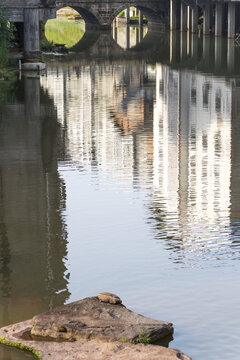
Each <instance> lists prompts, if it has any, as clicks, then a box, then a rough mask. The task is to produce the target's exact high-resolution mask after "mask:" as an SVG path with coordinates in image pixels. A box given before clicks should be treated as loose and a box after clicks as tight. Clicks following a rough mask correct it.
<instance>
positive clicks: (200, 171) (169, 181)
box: [153, 64, 232, 257]
mask: <svg viewBox="0 0 240 360" xmlns="http://www.w3.org/2000/svg"><path fill="white" fill-rule="evenodd" d="M173 78H174V72H173V71H172V70H170V69H169V68H168V67H167V66H162V65H160V64H157V66H156V102H155V108H154V134H153V138H154V162H153V166H154V169H153V174H154V177H153V185H154V192H153V196H154V204H155V208H156V207H157V206H159V207H160V208H161V211H165V214H164V216H165V221H166V225H165V226H166V228H165V230H164V229H162V231H163V232H165V231H166V232H167V236H168V235H169V234H171V233H172V235H174V236H175V237H177V238H179V236H180V238H182V240H183V243H182V249H188V250H187V253H186V254H185V256H187V257H188V253H189V252H190V251H191V252H195V251H198V252H199V251H204V249H205V250H206V249H209V250H210V249H212V248H214V247H216V246H220V245H221V246H222V245H224V244H227V243H229V240H230V196H231V194H230V185H231V183H230V182H231V111H230V109H231V105H230V104H231V96H232V90H231V86H229V85H228V84H227V83H226V81H223V80H222V79H220V80H219V79H216V78H214V77H209V76H204V75H201V74H196V73H194V74H193V73H184V74H183V76H182V83H181V84H180V86H181V90H180V91H179V101H180V103H181V106H182V108H181V107H180V111H181V122H182V121H186V120H187V121H188V129H189V130H188V134H186V135H187V137H186V135H185V136H184V134H183V133H182V131H183V130H182V127H181V125H180V128H179V129H180V133H178V131H177V127H175V126H174V121H175V123H176V124H177V122H178V119H179V116H178V115H177V114H174V111H173V110H174V107H176V108H177V104H174V101H173V99H174V96H173V95H174V93H173V87H174V86H175V85H174V82H173ZM206 83H207V85H206ZM160 84H162V89H160ZM191 84H194V85H195V87H196V94H195V97H196V103H195V102H194V101H192V102H191V95H192V89H191ZM178 86H179V83H178ZM204 89H207V92H209V93H207V95H206V94H205V95H204V91H205V90H204ZM219 94H220V96H219ZM204 96H205V98H204ZM181 97H182V98H181ZM217 97H219V98H220V100H219V99H218V98H217ZM204 102H205V104H204ZM174 105H175V106H174ZM186 116H187V119H185V117H186ZM182 139H186V141H187V144H185V143H184V142H183V140H182ZM179 141H180V144H179V146H180V147H179V146H177V144H178V142H179ZM186 145H187V146H188V151H185V150H184V152H183V151H182V149H183V147H184V148H185V146H186ZM178 149H179V150H178ZM178 151H180V153H179V155H178ZM183 156H185V157H186V158H183ZM180 159H181V160H180ZM183 164H188V165H187V174H188V176H187V178H185V179H181V176H182V174H183V173H184V172H183V171H181V167H182V166H183ZM178 167H179V171H178ZM178 178H179V182H178V184H177V182H176V179H178ZM183 181H185V182H186V181H187V183H188V186H187V197H184V196H182V189H181V185H180V184H182V183H183ZM181 198H182V199H181ZM182 201H186V205H185V206H182V205H183V204H182V203H181V206H180V202H182ZM182 208H184V209H186V210H187V213H186V214H185V215H184V214H182V213H181V212H182V211H181V209H182ZM177 209H180V210H179V211H180V212H178V210H177ZM180 224H181V225H180ZM210 233H211V234H210ZM180 234H181V235H180ZM209 234H210V238H209ZM199 246H200V247H199ZM202 246H203V248H202ZM190 249H191V250H190Z"/></svg>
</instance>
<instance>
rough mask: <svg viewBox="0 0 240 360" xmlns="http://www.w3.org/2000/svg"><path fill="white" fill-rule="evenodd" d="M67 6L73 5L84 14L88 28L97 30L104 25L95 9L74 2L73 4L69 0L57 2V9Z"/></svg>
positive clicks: (72, 6)
mask: <svg viewBox="0 0 240 360" xmlns="http://www.w3.org/2000/svg"><path fill="white" fill-rule="evenodd" d="M67 6H69V7H71V8H72V9H74V10H75V11H77V12H78V13H79V14H80V15H81V16H82V18H83V20H84V21H85V29H86V30H95V29H99V28H101V27H102V26H101V24H100V22H99V19H98V13H96V12H95V11H94V9H91V8H87V7H82V6H79V5H77V6H76V5H74V4H73V5H72V4H70V3H69V2H66V3H64V2H63V3H58V4H57V10H60V9H62V8H64V7H67Z"/></svg>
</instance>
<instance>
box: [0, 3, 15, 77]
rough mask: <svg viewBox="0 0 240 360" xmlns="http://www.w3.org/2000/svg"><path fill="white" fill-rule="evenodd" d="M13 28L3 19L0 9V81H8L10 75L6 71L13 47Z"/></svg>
mask: <svg viewBox="0 0 240 360" xmlns="http://www.w3.org/2000/svg"><path fill="white" fill-rule="evenodd" d="M13 41H14V26H13V25H12V24H10V23H9V22H8V21H7V19H6V18H5V17H4V15H3V13H2V11H1V9H0V79H8V78H10V77H11V76H12V73H11V72H10V71H9V70H8V69H7V66H8V65H9V50H10V48H11V47H12V46H13Z"/></svg>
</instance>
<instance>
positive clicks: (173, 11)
mask: <svg viewBox="0 0 240 360" xmlns="http://www.w3.org/2000/svg"><path fill="white" fill-rule="evenodd" d="M176 29H177V4H176V1H175V0H170V30H176Z"/></svg>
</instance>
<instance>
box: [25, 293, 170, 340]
mask: <svg viewBox="0 0 240 360" xmlns="http://www.w3.org/2000/svg"><path fill="white" fill-rule="evenodd" d="M103 294H104V297H102V296H101V294H99V295H98V297H97V296H96V297H89V298H85V299H83V300H79V301H76V302H73V303H71V304H68V305H63V306H61V307H58V308H56V309H54V310H52V311H49V312H46V313H43V314H40V315H37V316H35V317H34V318H33V321H32V329H31V335H32V336H33V337H36V336H37V337H41V338H42V339H44V338H48V339H49V338H51V339H54V340H57V341H58V340H63V339H64V340H70V341H75V340H95V341H103V342H115V341H120V342H123V341H125V342H128V341H139V338H144V339H146V338H148V339H149V340H150V342H154V341H156V340H159V339H161V338H163V337H165V336H167V335H170V334H172V333H173V326H172V324H171V323H168V322H163V321H159V320H153V319H150V318H147V317H145V316H142V315H139V314H136V313H134V312H133V311H131V310H129V309H127V308H126V307H125V306H124V305H122V304H121V299H120V298H119V297H117V295H114V294H109V293H103ZM114 299H115V300H116V303H115V304H113V303H112V302H113V300H114ZM108 301H109V302H108Z"/></svg>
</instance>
